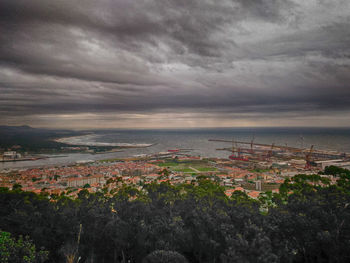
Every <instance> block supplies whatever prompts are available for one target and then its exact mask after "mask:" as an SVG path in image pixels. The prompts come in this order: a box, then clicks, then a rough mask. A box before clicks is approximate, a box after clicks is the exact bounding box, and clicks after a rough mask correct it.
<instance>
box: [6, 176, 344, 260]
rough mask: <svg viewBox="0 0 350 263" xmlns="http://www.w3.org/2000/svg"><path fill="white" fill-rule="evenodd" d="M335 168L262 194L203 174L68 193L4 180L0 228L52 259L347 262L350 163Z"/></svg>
mask: <svg viewBox="0 0 350 263" xmlns="http://www.w3.org/2000/svg"><path fill="white" fill-rule="evenodd" d="M326 172H327V173H328V172H329V170H327V171H326ZM331 172H332V173H334V176H335V178H336V179H337V182H336V183H335V184H331V182H330V180H329V179H328V178H325V177H324V175H297V176H295V177H293V178H290V179H289V180H286V182H285V183H284V184H282V185H281V188H280V193H271V192H267V193H265V194H263V195H261V196H260V197H259V200H253V199H251V198H249V197H248V196H247V195H246V194H245V193H243V192H240V191H235V192H234V193H233V194H232V196H231V197H230V198H229V197H227V196H226V195H225V194H224V191H225V188H224V187H222V186H220V185H219V184H218V183H216V182H213V181H212V180H211V179H210V178H208V177H205V176H202V175H201V176H198V178H197V180H196V181H195V182H194V183H192V184H181V185H176V186H174V185H171V184H169V183H161V184H158V183H151V184H145V185H143V186H142V187H141V186H140V187H138V188H135V187H132V186H128V185H122V186H121V188H120V189H119V190H118V191H117V192H115V193H113V196H112V195H111V194H108V195H107V194H106V193H103V192H98V193H89V192H88V191H87V190H86V189H84V190H82V191H80V192H79V194H78V198H76V199H74V200H73V199H71V198H69V197H67V196H65V195H61V196H51V198H52V199H51V200H49V198H50V197H49V196H47V195H44V194H41V195H36V194H33V193H28V192H23V191H20V190H16V189H15V190H9V189H7V188H0V208H1V209H0V228H1V229H3V230H5V231H7V232H10V233H13V235H15V236H20V235H23V236H27V235H28V236H30V237H31V238H32V239H33V241H34V243H35V244H36V245H37V246H39V247H45V248H46V249H47V250H49V251H50V254H49V262H64V261H65V260H66V258H67V255H73V254H74V257H76V258H77V257H78V256H80V257H81V260H80V262H128V261H130V262H142V261H143V260H144V262H159V260H160V261H161V262H167V261H166V260H169V261H168V262H182V261H176V260H180V259H181V260H182V259H184V258H185V260H188V262H350V251H349V249H348V248H349V247H350V209H349V208H350V193H349V177H348V171H347V170H346V171H343V170H341V171H340V172H339V170H336V172H334V170H331ZM165 173H166V172H165ZM80 226H81V229H80ZM78 233H79V235H78ZM77 236H79V242H77ZM23 240H24V239H23ZM16 242H17V241H16ZM23 242H24V241H23ZM73 252H74V253H73ZM165 258H166V259H165ZM145 260H148V261H145ZM152 260H153V261H152ZM157 260H158V261H157ZM171 260H175V261H171Z"/></svg>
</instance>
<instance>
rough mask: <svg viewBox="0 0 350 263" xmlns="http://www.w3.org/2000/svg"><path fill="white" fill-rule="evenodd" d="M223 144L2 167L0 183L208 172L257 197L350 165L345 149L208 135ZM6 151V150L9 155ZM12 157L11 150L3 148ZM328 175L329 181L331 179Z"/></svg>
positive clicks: (93, 183)
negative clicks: (207, 151) (203, 151)
mask: <svg viewBox="0 0 350 263" xmlns="http://www.w3.org/2000/svg"><path fill="white" fill-rule="evenodd" d="M209 141H212V142H218V143H220V144H223V143H224V144H225V145H226V144H227V147H224V148H217V149H216V150H217V151H224V152H227V158H206V157H202V156H194V155H191V154H190V153H189V152H190V151H191V150H192V149H168V150H167V151H165V152H159V153H156V154H148V155H147V154H139V155H134V156H133V157H129V158H118V159H107V160H100V161H89V160H86V161H79V162H76V163H74V164H69V165H60V166H51V167H40V168H28V169H7V170H3V171H2V172H0V186H1V187H8V188H10V189H11V188H13V187H14V186H17V187H18V186H20V187H21V188H22V190H24V191H31V192H36V193H42V192H44V193H48V194H49V195H52V194H53V195H59V194H62V193H65V194H67V195H69V196H72V197H74V196H77V194H78V193H79V192H80V191H81V190H83V189H87V190H88V191H89V192H98V191H104V192H107V193H114V192H116V191H118V189H119V188H120V187H122V186H123V185H131V186H134V187H137V188H140V189H142V187H143V185H145V184H149V183H152V182H156V183H169V184H172V185H177V184H196V183H197V181H198V180H199V179H202V178H207V179H210V180H212V181H215V182H217V183H218V184H220V185H221V186H223V187H224V188H225V193H226V195H228V196H231V195H232V194H233V193H234V192H235V191H241V192H244V193H246V194H247V195H248V196H249V197H251V198H253V199H257V198H258V197H259V195H260V194H261V193H262V192H266V191H271V192H278V191H279V187H280V185H281V184H282V183H283V182H284V180H285V179H286V178H290V177H292V176H294V175H296V174H322V171H323V170H324V169H325V168H326V167H327V166H338V167H341V168H346V169H349V168H350V155H349V154H348V153H340V152H335V151H325V150H319V149H316V147H315V146H314V145H312V146H311V147H310V148H296V147H290V146H287V145H285V146H281V145H275V144H263V143H259V142H254V140H251V141H236V140H234V139H232V140H221V139H209ZM10 155H11V156H10ZM3 156H5V157H6V158H14V157H13V156H15V152H7V153H4V154H3ZM323 176H326V177H329V179H330V181H331V182H332V181H333V182H335V179H334V178H332V177H330V176H327V175H323Z"/></svg>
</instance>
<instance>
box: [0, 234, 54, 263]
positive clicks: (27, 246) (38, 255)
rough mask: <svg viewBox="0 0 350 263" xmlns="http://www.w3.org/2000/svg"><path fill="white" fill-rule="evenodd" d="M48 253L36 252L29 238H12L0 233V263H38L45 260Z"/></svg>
mask: <svg viewBox="0 0 350 263" xmlns="http://www.w3.org/2000/svg"><path fill="white" fill-rule="evenodd" d="M48 254H49V252H47V251H44V250H39V251H36V249H35V245H34V244H33V243H32V241H31V240H30V239H29V237H28V236H27V237H25V238H23V237H22V236H19V238H18V239H15V238H12V237H11V234H10V233H8V232H3V231H0V263H39V262H44V261H45V260H46V259H47V256H48Z"/></svg>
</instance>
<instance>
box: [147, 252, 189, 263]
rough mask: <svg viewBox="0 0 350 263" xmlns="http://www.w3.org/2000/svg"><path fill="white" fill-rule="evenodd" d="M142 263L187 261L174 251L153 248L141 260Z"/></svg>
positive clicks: (177, 262)
mask: <svg viewBox="0 0 350 263" xmlns="http://www.w3.org/2000/svg"><path fill="white" fill-rule="evenodd" d="M142 262H143V263H187V262H188V261H187V260H186V258H185V257H184V256H183V255H181V254H180V253H178V252H176V251H166V250H155V251H153V252H152V253H151V254H149V255H148V256H147V257H145V258H144V259H143V261H142Z"/></svg>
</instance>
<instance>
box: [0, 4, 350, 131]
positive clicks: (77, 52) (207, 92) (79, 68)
mask: <svg viewBox="0 0 350 263" xmlns="http://www.w3.org/2000/svg"><path fill="white" fill-rule="evenodd" d="M24 124H25V125H31V126H33V127H46V128H69V129H90V128H94V129H96V128H97V129H98V128H171V127H181V128H193V127H239V126H240V127H241V126H250V127H253V126H347V127H348V126H350V1H348V0H307V1H305V0H220V1H218V0H139V1H130V0H99V1H96V0H84V1H83V0H80V1H78V0H76V1H73V0H56V1H47V0H31V1H28V0H1V1H0V125H24Z"/></svg>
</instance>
